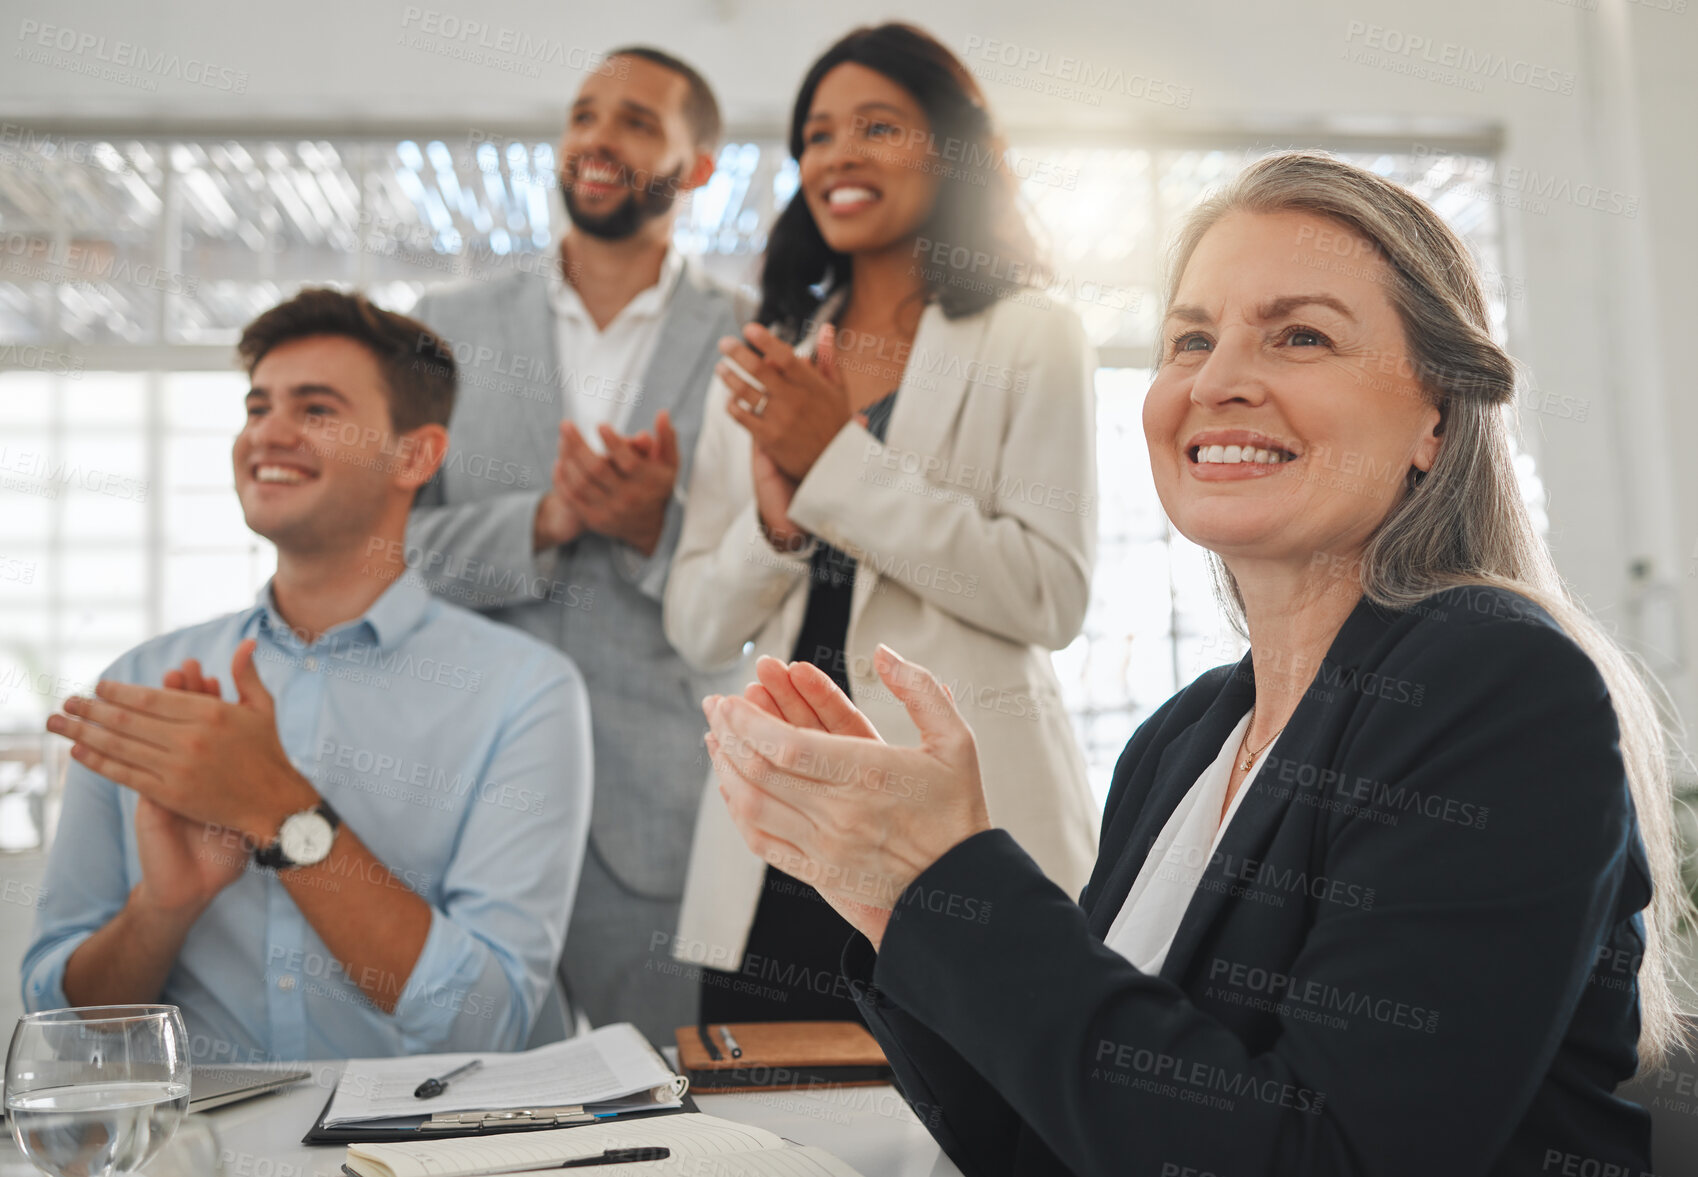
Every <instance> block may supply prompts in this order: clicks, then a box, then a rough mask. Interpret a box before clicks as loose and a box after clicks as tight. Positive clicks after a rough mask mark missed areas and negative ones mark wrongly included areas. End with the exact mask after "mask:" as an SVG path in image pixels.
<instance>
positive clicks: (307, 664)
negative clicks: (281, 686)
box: [301, 655, 318, 670]
mask: <svg viewBox="0 0 1698 1177" xmlns="http://www.w3.org/2000/svg"><path fill="white" fill-rule="evenodd" d="M301 669H302V670H317V669H318V659H317V658H314V657H312V656H311V655H308V656H307V659H306V661H304V662H302V663H301Z"/></svg>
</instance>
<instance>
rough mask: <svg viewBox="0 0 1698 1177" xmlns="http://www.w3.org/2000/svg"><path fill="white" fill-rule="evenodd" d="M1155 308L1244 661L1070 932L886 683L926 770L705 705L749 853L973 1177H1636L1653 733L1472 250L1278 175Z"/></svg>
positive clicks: (1142, 783) (823, 722)
mask: <svg viewBox="0 0 1698 1177" xmlns="http://www.w3.org/2000/svg"><path fill="white" fill-rule="evenodd" d="M1166 296H1167V297H1166V303H1167V306H1166V315H1165V319H1164V333H1165V338H1164V341H1163V346H1162V353H1161V359H1160V364H1159V367H1158V369H1157V371H1156V375H1155V378H1154V380H1153V381H1152V383H1151V385H1150V390H1149V394H1148V397H1147V399H1146V401H1145V406H1144V428H1145V434H1146V438H1147V440H1148V443H1149V450H1150V463H1151V468H1152V470H1153V472H1154V477H1155V481H1156V487H1157V490H1158V492H1159V494H1160V496H1161V500H1162V504H1163V506H1164V507H1165V508H1166V510H1167V513H1168V515H1169V517H1170V518H1171V519H1172V521H1173V524H1174V526H1175V527H1176V528H1177V529H1178V530H1179V531H1180V532H1182V533H1183V534H1184V535H1186V536H1187V537H1188V538H1190V539H1191V540H1193V541H1195V542H1196V543H1198V544H1200V545H1202V546H1204V547H1206V548H1208V549H1209V550H1210V551H1211V552H1212V553H1213V555H1214V558H1215V560H1216V564H1217V570H1218V573H1219V579H1220V584H1221V588H1222V597H1223V601H1224V603H1225V604H1226V606H1227V608H1228V611H1229V613H1230V614H1231V615H1232V617H1233V619H1234V620H1235V622H1236V623H1237V624H1238V625H1239V626H1240V628H1241V629H1242V630H1243V632H1244V633H1245V634H1246V636H1247V637H1248V638H1249V642H1250V652H1249V653H1248V654H1247V655H1246V656H1245V657H1244V659H1243V660H1242V661H1240V662H1239V663H1238V664H1237V665H1234V666H1223V667H1219V668H1217V669H1215V670H1211V671H1209V672H1207V673H1205V674H1204V675H1202V676H1201V677H1199V678H1198V679H1197V680H1196V681H1195V682H1193V683H1191V684H1190V685H1189V686H1187V687H1186V688H1184V689H1183V690H1181V691H1180V692H1179V693H1178V694H1177V695H1175V696H1174V697H1173V698H1172V699H1170V700H1168V701H1167V702H1166V703H1165V704H1164V705H1163V706H1162V707H1161V708H1160V709H1159V710H1157V711H1156V712H1155V714H1154V715H1152V716H1151V717H1150V719H1149V720H1147V721H1146V722H1145V723H1144V724H1143V725H1142V726H1141V727H1140V728H1139V729H1138V731H1137V732H1136V734H1134V736H1133V737H1132V740H1131V742H1130V743H1129V744H1128V745H1127V747H1126V750H1125V752H1124V754H1123V755H1122V756H1121V759H1120V763H1119V766H1118V767H1117V769H1116V772H1115V776H1114V784H1113V789H1112V792H1111V793H1110V796H1109V800H1108V805H1107V809H1106V812H1105V814H1104V821H1103V835H1102V840H1101V844H1100V846H1099V853H1098V859H1097V864H1096V868H1095V872H1094V873H1093V875H1092V877H1091V880H1090V882H1089V884H1088V885H1087V886H1086V888H1085V890H1084V893H1083V895H1082V897H1081V898H1080V900H1079V901H1078V902H1077V903H1076V902H1074V901H1073V899H1072V898H1071V897H1070V896H1069V895H1067V894H1066V893H1064V892H1063V891H1062V890H1060V889H1059V888H1057V887H1056V886H1055V885H1054V884H1053V883H1051V882H1049V881H1048V880H1046V879H1045V878H1044V876H1043V874H1042V872H1040V871H1039V870H1038V869H1037V868H1036V867H1035V866H1034V865H1033V864H1032V862H1031V860H1030V859H1029V858H1028V857H1027V856H1026V855H1025V854H1024V853H1022V851H1021V850H1020V848H1019V847H1018V846H1017V845H1016V844H1015V843H1014V841H1013V840H1012V839H1010V838H1009V837H1008V835H1007V834H1006V833H1004V832H1003V831H1001V830H997V829H993V828H992V827H991V825H990V822H989V821H988V819H987V816H986V809H985V804H984V796H983V791H982V789H981V786H980V783H979V777H980V773H979V765H978V762H977V756H976V751H975V745H974V739H973V734H972V732H971V731H970V730H969V729H968V728H967V727H966V725H965V724H964V723H963V722H962V721H961V719H960V716H959V714H958V713H957V712H956V710H955V708H954V707H953V705H952V703H951V700H950V698H949V694H948V692H947V691H946V690H944V689H943V688H942V687H941V686H940V685H939V684H938V682H937V680H936V679H935V678H934V676H932V675H931V673H930V672H929V671H927V670H925V669H923V668H921V667H919V666H916V665H913V664H910V663H907V662H904V661H903V660H902V659H901V658H900V657H899V656H898V655H896V654H895V653H894V652H893V651H890V650H889V649H888V648H882V649H881V651H880V655H879V668H878V669H879V672H880V674H881V676H882V678H883V679H884V681H885V683H886V684H887V685H888V686H889V687H890V689H891V691H892V692H893V693H894V694H895V695H896V696H897V697H898V698H899V699H901V700H902V702H903V703H904V704H905V705H906V707H907V708H908V711H909V714H910V715H911V716H912V718H913V720H914V723H915V724H916V725H917V726H918V727H919V729H920V731H921V733H922V736H923V741H922V744H921V746H920V747H918V748H898V747H893V746H890V745H887V744H885V743H883V742H882V741H881V740H880V739H879V737H878V733H877V732H876V731H874V730H873V728H872V726H871V724H869V723H868V722H867V721H866V719H865V717H863V716H861V715H860V714H859V713H858V712H857V711H856V710H855V709H854V708H853V706H852V705H851V704H850V703H849V701H848V700H847V699H845V698H844V697H843V696H842V695H841V693H840V692H838V691H837V690H836V689H835V688H834V687H833V686H832V684H831V683H830V682H828V681H827V680H826V679H825V678H824V676H823V675H821V674H820V673H819V672H818V671H817V670H815V669H813V668H811V667H808V666H804V665H799V664H797V665H790V666H786V665H785V664H783V663H780V662H778V661H776V660H773V659H764V660H762V662H761V663H760V664H759V665H758V666H757V674H758V676H759V678H760V682H759V684H756V685H753V686H751V687H750V689H749V691H748V692H746V693H745V695H744V697H742V698H720V697H717V696H716V697H713V698H710V699H709V700H707V701H706V704H705V709H706V711H707V713H708V718H709V722H710V725H711V733H710V735H709V737H708V740H709V746H710V749H711V750H712V752H713V754H714V757H715V764H716V768H717V772H718V778H719V784H720V791H721V793H722V794H723V795H724V797H725V800H726V803H727V805H728V808H729V810H730V813H731V815H732V818H733V820H734V821H735V823H736V825H737V827H738V829H739V831H740V832H741V833H742V835H743V837H744V840H745V841H746V842H747V844H748V845H749V847H750V848H751V849H752V850H753V851H754V852H755V853H757V854H759V855H761V856H762V857H763V858H766V859H767V860H768V861H772V862H781V863H785V864H787V865H786V869H792V870H793V873H795V874H796V875H797V877H799V878H802V879H803V880H804V881H807V882H809V883H812V884H813V885H815V886H816V887H817V888H818V889H819V891H820V893H821V894H822V895H823V896H824V898H825V899H826V900H827V901H828V902H830V903H831V904H832V905H833V906H834V907H835V908H836V909H837V910H838V911H839V912H840V913H842V914H843V916H844V917H845V918H846V919H847V920H849V922H850V923H852V924H853V925H854V927H855V928H856V929H857V932H858V933H859V934H858V935H856V936H855V937H853V938H852V939H851V940H850V942H849V943H848V945H847V946H846V949H845V957H844V968H845V971H846V973H847V974H848V975H850V976H852V977H855V978H857V979H858V981H859V982H860V983H861V984H862V985H863V986H864V988H863V990H862V992H861V993H860V996H859V1004H860V1008H861V1010H862V1012H863V1014H864V1015H865V1016H866V1018H867V1021H868V1024H869V1025H870V1026H871V1028H872V1029H873V1032H874V1033H875V1035H876V1036H877V1037H878V1039H879V1041H880V1042H881V1043H882V1044H883V1046H884V1048H885V1051H886V1053H887V1054H888V1055H889V1057H890V1060H891V1063H892V1066H893V1067H894V1068H895V1071H896V1074H897V1078H898V1081H899V1083H900V1085H901V1088H902V1091H903V1093H904V1095H905V1096H906V1097H907V1098H908V1099H909V1100H910V1102H912V1103H914V1104H915V1105H916V1106H919V1107H924V1108H925V1109H926V1114H925V1115H923V1116H922V1117H921V1118H922V1119H923V1120H925V1121H926V1123H928V1124H929V1125H933V1129H932V1130H933V1132H934V1134H935V1135H936V1136H937V1137H938V1139H939V1141H940V1142H941V1143H942V1145H943V1146H944V1148H945V1149H946V1151H948V1153H949V1154H950V1156H951V1157H952V1158H953V1159H954V1160H955V1161H956V1163H957V1164H959V1165H960V1166H961V1168H962V1170H963V1171H964V1172H966V1173H967V1174H969V1175H971V1177H977V1175H980V1174H1010V1175H1022V1177H1024V1175H1033V1174H1060V1173H1071V1174H1078V1175H1081V1177H1084V1175H1096V1174H1115V1175H1117V1177H1118V1175H1120V1174H1128V1173H1150V1174H1156V1173H1216V1174H1222V1175H1224V1174H1254V1173H1301V1174H1304V1175H1305V1177H1318V1175H1322V1174H1370V1173H1372V1174H1405V1173H1406V1174H1418V1175H1420V1177H1431V1175H1434V1174H1445V1175H1447V1177H1450V1175H1457V1174H1511V1173H1534V1172H1545V1171H1548V1170H1550V1169H1551V1161H1552V1158H1553V1157H1554V1158H1556V1159H1557V1160H1558V1161H1560V1162H1562V1165H1563V1166H1566V1165H1568V1164H1569V1162H1570V1161H1571V1160H1572V1162H1573V1164H1574V1165H1576V1166H1582V1167H1581V1168H1569V1167H1559V1169H1560V1171H1563V1172H1569V1171H1589V1172H1591V1171H1598V1172H1623V1173H1625V1172H1633V1173H1638V1172H1641V1171H1645V1170H1648V1169H1649V1167H1650V1146H1649V1137H1650V1127H1649V1118H1648V1116H1647V1114H1646V1113H1645V1111H1644V1110H1643V1109H1641V1108H1639V1107H1636V1106H1635V1105H1633V1104H1631V1103H1628V1102H1626V1101H1625V1100H1622V1099H1619V1098H1617V1097H1616V1096H1615V1095H1614V1094H1613V1092H1614V1089H1615V1087H1616V1084H1617V1083H1618V1082H1619V1081H1621V1080H1623V1079H1625V1078H1626V1077H1628V1076H1629V1075H1631V1074H1632V1073H1633V1072H1634V1069H1635V1067H1636V1065H1639V1064H1641V1063H1643V1064H1653V1063H1654V1062H1655V1060H1657V1059H1659V1058H1661V1057H1662V1055H1663V1053H1664V1051H1665V1050H1666V1049H1667V1048H1668V1047H1669V1046H1670V1045H1671V1044H1672V1043H1674V1042H1675V1041H1676V1040H1677V1039H1678V1038H1679V1036H1680V1030H1679V1023H1678V1021H1677V1014H1676V1007H1675V1003H1674V1000H1673V997H1672V994H1671V987H1670V982H1669V976H1668V972H1667V969H1668V956H1667V953H1668V943H1669V938H1670V936H1671V934H1672V929H1673V927H1674V924H1675V921H1676V918H1677V916H1678V914H1679V912H1680V910H1681V907H1682V904H1683V903H1685V900H1684V896H1683V891H1682V889H1681V888H1680V886H1679V881H1678V869H1677V865H1678V864H1677V856H1676V851H1675V848H1674V837H1673V830H1672V820H1671V812H1670V786H1669V779H1668V771H1667V767H1666V760H1665V755H1664V753H1665V748H1664V740H1663V736H1662V733H1661V731H1660V729H1659V727H1658V723H1657V717H1656V711H1655V708H1654V706H1653V704H1652V700H1651V696H1650V694H1649V691H1648V688H1647V686H1646V684H1645V683H1643V682H1642V681H1641V680H1640V679H1639V677H1638V675H1637V674H1636V672H1635V669H1634V667H1633V666H1632V664H1631V663H1630V662H1629V661H1628V659H1627V658H1626V656H1624V654H1623V653H1622V652H1621V651H1620V650H1619V649H1618V648H1617V647H1616V646H1615V645H1614V644H1613V643H1612V642H1611V641H1610V639H1609V638H1608V637H1606V636H1605V634H1604V633H1603V632H1602V630H1601V629H1600V628H1599V627H1598V626H1597V625H1596V624H1595V623H1594V622H1593V621H1591V620H1590V619H1589V618H1588V617H1587V616H1586V614H1585V613H1584V612H1583V611H1582V610H1581V608H1580V607H1579V606H1578V605H1577V604H1575V603H1574V601H1573V599H1572V598H1571V597H1570V596H1569V594H1568V593H1567V591H1566V590H1565V588H1564V586H1563V584H1562V581H1561V580H1560V578H1559V577H1558V576H1557V574H1556V572H1555V570H1554V568H1553V566H1552V563H1551V560H1550V557H1549V554H1548V552H1547V550H1546V548H1545V546H1544V544H1543V542H1542V541H1541V539H1540V538H1539V536H1538V535H1537V533H1536V532H1535V530H1534V529H1533V526H1532V524H1531V522H1530V520H1529V517H1528V515H1527V512H1526V510H1525V509H1524V508H1523V506H1522V504H1521V501H1520V497H1519V494H1518V492H1517V486H1516V480H1515V477H1514V473H1513V469H1512V465H1511V450H1510V445H1509V434H1508V426H1509V406H1510V404H1511V403H1512V401H1513V399H1514V391H1515V369H1514V365H1513V362H1512V361H1511V359H1510V357H1509V356H1508V355H1506V354H1505V353H1504V351H1503V350H1502V349H1501V348H1500V347H1499V346H1498V345H1497V344H1496V343H1495V342H1494V341H1493V340H1492V338H1491V335H1490V332H1489V329H1488V321H1487V313H1486V306H1485V301H1484V299H1483V297H1482V295H1481V291H1480V283H1479V279H1478V276H1477V274H1476V272H1475V269H1474V266H1473V263H1472V261H1471V259H1470V258H1469V255H1468V253H1467V251H1466V250H1465V248H1464V247H1463V245H1462V244H1461V243H1460V242H1459V241H1458V240H1457V238H1456V237H1455V235H1454V234H1452V233H1451V232H1450V230H1449V229H1447V228H1446V227H1445V225H1444V224H1443V222H1442V221H1440V220H1439V218H1438V217H1437V216H1436V215H1435V214H1434V213H1433V211H1432V210H1431V209H1430V208H1428V207H1427V206H1426V205H1425V204H1423V203H1422V202H1421V201H1420V200H1419V199H1417V198H1416V197H1414V196H1412V195H1410V194H1409V193H1408V192H1406V191H1404V190H1403V189H1401V188H1399V187H1397V186H1396V185H1394V184H1391V183H1389V182H1387V181H1386V180H1383V179H1381V178H1380V177H1378V176H1375V175H1373V174H1372V173H1370V172H1367V171H1365V170H1363V169H1360V168H1357V167H1354V166H1352V165H1349V164H1347V163H1343V162H1341V161H1338V160H1336V159H1332V158H1330V157H1327V156H1323V155H1314V154H1282V155H1275V156H1270V157H1268V158H1265V159H1263V160H1261V161H1259V162H1258V163H1256V164H1254V165H1252V166H1251V167H1250V168H1248V169H1247V170H1246V171H1245V172H1244V173H1243V174H1242V175H1241V176H1240V177H1239V178H1238V179H1237V180H1236V181H1235V182H1234V183H1233V184H1231V185H1230V186H1229V187H1228V189H1227V190H1226V191H1224V192H1223V193H1221V194H1219V195H1217V196H1215V197H1213V198H1211V199H1209V200H1208V201H1206V202H1204V203H1203V204H1202V205H1201V206H1200V207H1199V208H1198V209H1196V210H1195V211H1194V212H1193V213H1192V215H1191V217H1190V219H1189V221H1188V222H1187V224H1186V226H1185V228H1184V230H1183V232H1182V234H1181V237H1180V240H1179V242H1178V244H1177V248H1176V250H1175V255H1174V265H1173V267H1172V272H1171V277H1170V279H1169V286H1168V289H1167V292H1166ZM822 766H823V768H822ZM891 781H903V782H913V781H921V782H924V786H925V787H924V788H918V787H905V788H890V787H887V785H888V782H891ZM1586 1166H1590V1167H1589V1168H1588V1167H1586Z"/></svg>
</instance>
